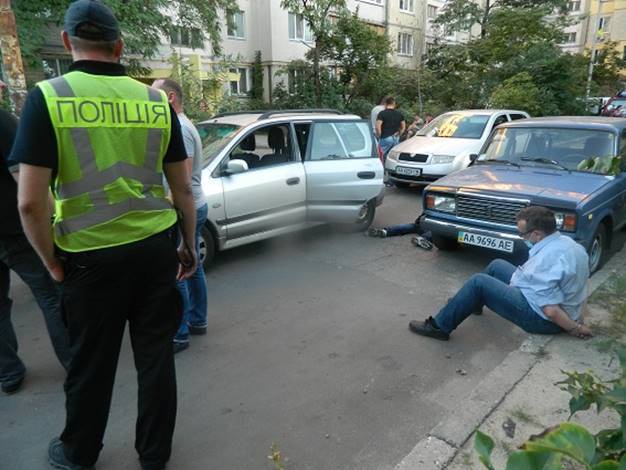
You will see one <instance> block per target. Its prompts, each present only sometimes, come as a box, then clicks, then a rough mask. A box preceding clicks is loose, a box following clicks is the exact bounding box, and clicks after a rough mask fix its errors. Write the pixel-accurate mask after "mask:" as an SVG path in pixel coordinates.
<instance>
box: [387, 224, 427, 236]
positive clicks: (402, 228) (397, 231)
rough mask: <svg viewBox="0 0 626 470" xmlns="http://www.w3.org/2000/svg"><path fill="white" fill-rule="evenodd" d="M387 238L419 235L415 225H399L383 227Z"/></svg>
mask: <svg viewBox="0 0 626 470" xmlns="http://www.w3.org/2000/svg"><path fill="white" fill-rule="evenodd" d="M385 230H386V231H387V236H388V237H399V236H400V235H408V234H409V233H419V231H418V229H417V225H416V224H399V225H390V226H389V227H385Z"/></svg>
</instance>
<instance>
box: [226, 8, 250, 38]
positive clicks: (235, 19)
mask: <svg viewBox="0 0 626 470" xmlns="http://www.w3.org/2000/svg"><path fill="white" fill-rule="evenodd" d="M228 19H229V21H228V23H232V24H229V25H228V31H227V32H228V37H229V38H237V39H243V38H245V37H246V30H245V21H244V14H243V11H238V12H235V13H231V14H230V15H229V18H228Z"/></svg>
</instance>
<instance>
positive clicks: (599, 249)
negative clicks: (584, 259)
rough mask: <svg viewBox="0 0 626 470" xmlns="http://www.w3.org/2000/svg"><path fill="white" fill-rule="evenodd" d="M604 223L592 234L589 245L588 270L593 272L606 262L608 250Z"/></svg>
mask: <svg viewBox="0 0 626 470" xmlns="http://www.w3.org/2000/svg"><path fill="white" fill-rule="evenodd" d="M607 241H608V237H607V233H606V225H604V224H603V223H601V224H600V225H598V228H597V229H596V233H594V234H593V239H592V241H591V245H589V250H588V254H589V272H590V273H591V274H593V273H595V272H596V271H597V270H598V269H600V268H601V267H602V266H603V265H604V263H605V262H606V259H607V255H608V252H609V247H608V243H607Z"/></svg>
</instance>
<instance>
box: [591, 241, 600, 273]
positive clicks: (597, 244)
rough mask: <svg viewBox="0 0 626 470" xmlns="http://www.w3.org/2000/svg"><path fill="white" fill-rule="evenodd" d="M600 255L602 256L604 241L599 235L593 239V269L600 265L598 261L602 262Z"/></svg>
mask: <svg viewBox="0 0 626 470" xmlns="http://www.w3.org/2000/svg"><path fill="white" fill-rule="evenodd" d="M600 256H602V241H601V240H600V237H599V236H597V237H596V238H594V240H593V244H592V245H591V253H590V254H589V264H590V265H591V270H592V271H593V270H595V269H596V268H597V267H598V263H599V262H600Z"/></svg>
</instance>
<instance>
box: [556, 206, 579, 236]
mask: <svg viewBox="0 0 626 470" xmlns="http://www.w3.org/2000/svg"><path fill="white" fill-rule="evenodd" d="M554 218H555V219H556V228H557V230H563V231H564V232H575V231H576V214H574V213H573V212H556V211H555V212H554Z"/></svg>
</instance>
